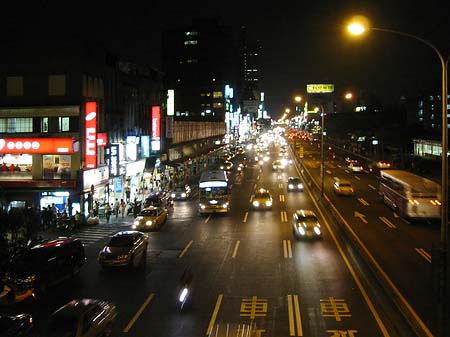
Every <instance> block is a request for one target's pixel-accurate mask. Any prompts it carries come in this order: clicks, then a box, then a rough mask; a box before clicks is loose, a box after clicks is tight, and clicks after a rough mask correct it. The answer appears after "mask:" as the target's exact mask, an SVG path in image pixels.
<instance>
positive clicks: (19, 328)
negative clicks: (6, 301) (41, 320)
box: [0, 314, 33, 337]
mask: <svg viewBox="0 0 450 337" xmlns="http://www.w3.org/2000/svg"><path fill="white" fill-rule="evenodd" d="M32 327H33V318H32V317H31V315H29V314H20V315H16V316H0V331H1V334H2V336H4V337H18V336H28V335H29V334H28V333H29V331H30V330H31V328H32Z"/></svg>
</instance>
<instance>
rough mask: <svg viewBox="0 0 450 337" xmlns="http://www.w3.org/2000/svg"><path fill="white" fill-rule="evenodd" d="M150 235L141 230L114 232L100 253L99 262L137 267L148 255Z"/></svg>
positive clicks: (107, 265)
mask: <svg viewBox="0 0 450 337" xmlns="http://www.w3.org/2000/svg"><path fill="white" fill-rule="evenodd" d="M147 245H148V236H147V234H145V233H142V232H139V231H121V232H118V233H116V234H114V235H113V236H112V237H111V239H110V240H109V242H108V243H107V244H106V246H105V247H103V249H102V250H101V251H100V253H99V254H98V262H99V263H100V265H101V266H102V267H103V268H107V267H121V266H128V267H137V266H139V265H142V263H143V262H144V261H145V257H146V256H147Z"/></svg>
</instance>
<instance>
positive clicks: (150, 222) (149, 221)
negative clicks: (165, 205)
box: [145, 220, 153, 226]
mask: <svg viewBox="0 0 450 337" xmlns="http://www.w3.org/2000/svg"><path fill="white" fill-rule="evenodd" d="M145 225H147V226H151V225H153V221H152V220H148V221H146V222H145Z"/></svg>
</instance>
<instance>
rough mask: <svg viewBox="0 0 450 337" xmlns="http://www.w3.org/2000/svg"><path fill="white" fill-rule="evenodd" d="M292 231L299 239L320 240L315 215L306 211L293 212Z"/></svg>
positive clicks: (320, 233) (319, 229)
mask: <svg viewBox="0 0 450 337" xmlns="http://www.w3.org/2000/svg"><path fill="white" fill-rule="evenodd" d="M292 231H293V233H294V236H295V237H296V238H299V239H320V238H321V237H322V230H321V227H320V223H319V219H318V218H317V216H316V214H315V213H314V212H313V211H311V210H307V209H298V210H296V211H295V213H294V215H293V219H292Z"/></svg>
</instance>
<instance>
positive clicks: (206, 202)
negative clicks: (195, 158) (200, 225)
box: [198, 170, 231, 214]
mask: <svg viewBox="0 0 450 337" xmlns="http://www.w3.org/2000/svg"><path fill="white" fill-rule="evenodd" d="M198 194H199V205H198V211H199V213H200V214H205V213H226V212H228V211H229V210H230V195H231V190H230V186H229V185H228V177H227V173H226V172H225V171H223V170H209V171H205V172H203V173H202V174H201V176H200V181H199V186H198Z"/></svg>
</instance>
